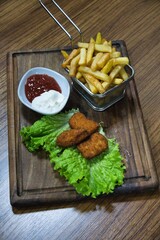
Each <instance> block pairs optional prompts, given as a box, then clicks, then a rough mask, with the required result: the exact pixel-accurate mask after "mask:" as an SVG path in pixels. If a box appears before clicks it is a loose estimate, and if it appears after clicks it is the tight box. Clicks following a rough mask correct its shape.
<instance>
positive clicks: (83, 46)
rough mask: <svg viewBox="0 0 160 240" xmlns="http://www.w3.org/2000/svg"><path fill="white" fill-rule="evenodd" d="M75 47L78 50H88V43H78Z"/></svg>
mask: <svg viewBox="0 0 160 240" xmlns="http://www.w3.org/2000/svg"><path fill="white" fill-rule="evenodd" d="M77 45H78V47H79V48H88V45H89V43H85V42H78V44H77Z"/></svg>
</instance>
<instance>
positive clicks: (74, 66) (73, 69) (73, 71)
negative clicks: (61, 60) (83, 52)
mask: <svg viewBox="0 0 160 240" xmlns="http://www.w3.org/2000/svg"><path fill="white" fill-rule="evenodd" d="M79 59H80V54H78V55H77V56H76V57H74V58H73V59H72V61H71V64H70V70H69V76H70V77H75V76H76V72H77V66H78V62H79Z"/></svg>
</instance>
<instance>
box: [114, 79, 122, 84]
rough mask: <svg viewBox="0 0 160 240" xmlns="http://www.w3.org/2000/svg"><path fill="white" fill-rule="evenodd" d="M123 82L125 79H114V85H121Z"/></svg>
mask: <svg viewBox="0 0 160 240" xmlns="http://www.w3.org/2000/svg"><path fill="white" fill-rule="evenodd" d="M122 82H123V79H122V78H114V79H113V84H115V85H119V84H121V83H122Z"/></svg>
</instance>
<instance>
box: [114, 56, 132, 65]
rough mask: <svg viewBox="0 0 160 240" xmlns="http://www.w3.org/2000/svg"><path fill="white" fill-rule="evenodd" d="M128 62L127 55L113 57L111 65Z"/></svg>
mask: <svg viewBox="0 0 160 240" xmlns="http://www.w3.org/2000/svg"><path fill="white" fill-rule="evenodd" d="M127 64H129V59H128V57H118V58H114V59H113V65H114V66H115V65H127Z"/></svg>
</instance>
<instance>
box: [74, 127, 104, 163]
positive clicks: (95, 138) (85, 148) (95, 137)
mask: <svg viewBox="0 0 160 240" xmlns="http://www.w3.org/2000/svg"><path fill="white" fill-rule="evenodd" d="M77 148H78V150H79V151H80V152H81V154H82V155H83V157H85V158H87V159H91V158H93V157H95V156H97V155H99V154H100V153H102V152H103V151H104V150H106V149H107V148H108V140H107V138H106V137H105V136H103V135H102V134H100V133H98V132H96V133H93V134H92V135H91V136H90V138H89V139H87V140H85V141H83V142H81V143H80V144H78V145H77Z"/></svg>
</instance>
